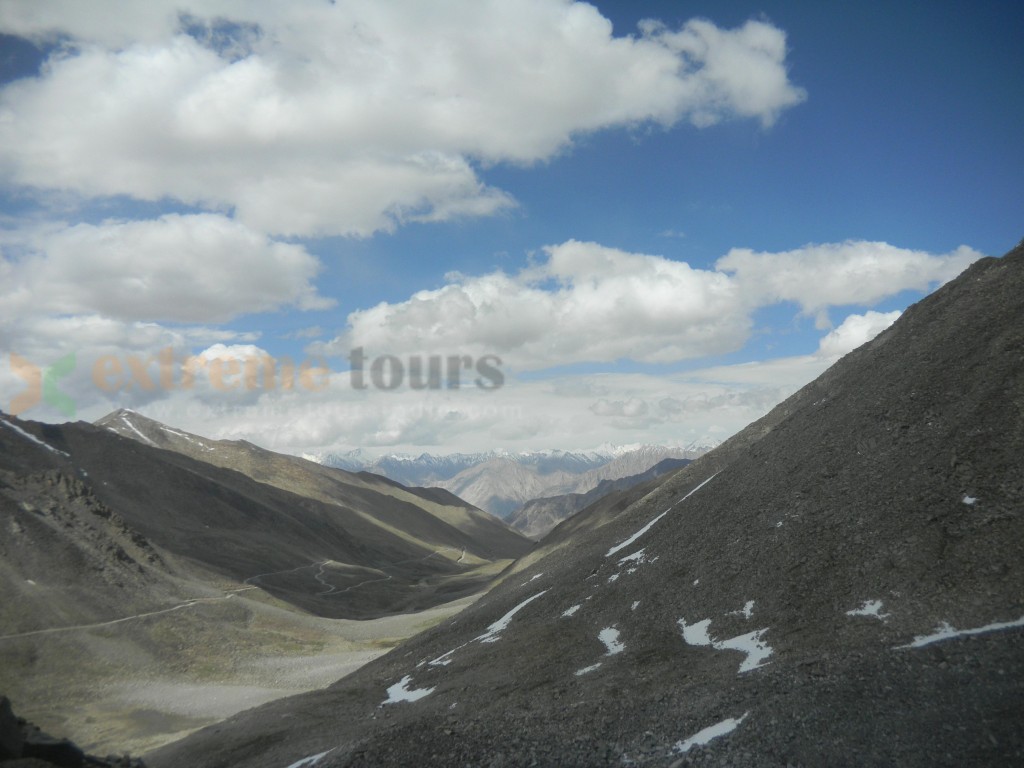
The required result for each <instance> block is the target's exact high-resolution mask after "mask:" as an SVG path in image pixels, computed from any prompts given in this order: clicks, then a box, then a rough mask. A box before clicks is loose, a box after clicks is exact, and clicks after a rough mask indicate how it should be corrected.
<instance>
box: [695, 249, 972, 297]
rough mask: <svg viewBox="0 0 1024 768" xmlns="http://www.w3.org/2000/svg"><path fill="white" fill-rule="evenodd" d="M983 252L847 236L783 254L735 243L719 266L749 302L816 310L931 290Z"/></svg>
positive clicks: (957, 272)
mask: <svg viewBox="0 0 1024 768" xmlns="http://www.w3.org/2000/svg"><path fill="white" fill-rule="evenodd" d="M981 257H982V254H981V253H979V252H978V251H975V250H974V249H973V248H968V247H967V246H963V245H962V246H960V247H959V248H957V249H956V250H955V251H952V252H951V253H947V254H943V255H934V254H930V253H927V252H925V251H916V250H908V249H906V248H898V247H896V246H894V245H889V244H888V243H879V242H869V241H864V240H847V241H846V242H843V243H823V244H814V245H805V246H803V247H802V248H797V249H795V250H792V251H782V252H779V253H765V252H756V251H753V250H750V249H748V248H734V249H732V250H731V251H729V253H727V254H726V255H725V256H723V257H722V258H720V259H719V260H718V262H717V263H716V264H715V267H716V269H718V270H719V271H722V272H725V273H729V274H732V275H734V276H735V281H736V283H737V285H738V287H739V289H740V291H741V292H742V293H743V294H744V297H745V300H746V301H747V302H748V303H750V304H753V305H759V306H764V305H768V304H775V303H778V302H782V301H792V302H796V303H797V304H799V305H800V308H801V309H802V310H803V311H804V312H805V313H807V314H814V313H816V312H820V311H821V310H823V309H825V308H827V307H830V306H832V307H837V306H843V305H847V304H867V305H870V304H873V303H875V302H877V301H879V300H881V299H882V298H884V297H886V296H892V295H894V294H896V293H898V292H899V291H904V290H915V291H926V290H929V289H930V288H933V287H934V286H935V285H937V284H942V283H945V282H948V281H949V280H952V279H953V278H954V277H956V276H957V275H959V274H960V273H961V272H963V271H964V270H965V269H966V268H967V267H968V266H969V265H970V264H972V263H973V262H975V261H977V260H978V259H980V258H981Z"/></svg>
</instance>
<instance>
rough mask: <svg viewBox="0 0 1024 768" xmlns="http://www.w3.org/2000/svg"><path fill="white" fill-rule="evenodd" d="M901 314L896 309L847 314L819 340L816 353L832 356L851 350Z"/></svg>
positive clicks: (887, 325)
mask: <svg viewBox="0 0 1024 768" xmlns="http://www.w3.org/2000/svg"><path fill="white" fill-rule="evenodd" d="M901 314H903V313H902V312H898V311H897V312H865V313H864V314H863V315H849V316H848V317H847V318H846V319H845V320H843V322H842V324H841V325H840V326H839V327H838V328H835V329H834V330H833V331H831V332H830V333H829V334H828V335H827V336H825V337H824V338H823V339H822V340H821V342H820V343H819V344H818V354H819V355H822V356H824V357H833V358H834V357H841V356H843V355H845V354H846V353H847V352H852V351H853V350H855V349H856V348H857V347H859V346H861V345H862V344H866V343H867V342H869V341H871V340H872V339H873V338H875V336H877V335H878V334H880V333H881V332H882V331H884V330H885V329H886V328H888V327H889V326H890V325H892V324H893V323H895V322H896V321H897V320H898V319H899V317H900V315H901Z"/></svg>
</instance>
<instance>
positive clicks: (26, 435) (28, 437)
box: [0, 419, 71, 458]
mask: <svg viewBox="0 0 1024 768" xmlns="http://www.w3.org/2000/svg"><path fill="white" fill-rule="evenodd" d="M0 423H2V424H4V425H6V426H8V427H10V428H11V429H13V430H14V431H15V432H17V433H18V434H19V435H21V436H22V437H24V438H25V439H26V440H31V441H32V442H33V443H35V444H36V445H41V446H43V448H45V449H46V450H48V451H50V452H51V453H57V454H60V455H61V456H67V457H68V458H71V456H70V454H67V453H65V452H64V451H60V450H57V449H56V448H54V447H53V446H52V445H50V444H49V443H44V442H43V441H42V440H40V439H39V438H38V437H36V436H35V435H33V434H32V433H31V432H26V431H25V430H24V429H22V428H21V427H19V426H18V425H17V424H13V423H12V422H10V421H7V420H5V419H0Z"/></svg>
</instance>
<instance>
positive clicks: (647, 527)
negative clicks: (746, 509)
mask: <svg viewBox="0 0 1024 768" xmlns="http://www.w3.org/2000/svg"><path fill="white" fill-rule="evenodd" d="M717 474H718V473H717V472H716V473H715V475H717ZM715 475H712V476H711V477H709V478H708V479H707V480H705V481H704V482H703V483H701V484H700V485H698V486H697V487H696V488H694V489H693V490H692V491H690V492H689V493H688V494H686V495H685V496H683V498H681V499H680V500H679V501H677V502H676V503H675V504H673V505H672V506H671V507H669V508H668V509H666V510H665V511H664V512H662V513H661V514H660V515H658V516H657V517H656V518H654V519H653V520H651V522H649V523H648V524H647V525H645V526H644V527H643V528H641V529H640V530H639V531H637V532H636V533H634V534H633V535H632V536H630V537H629V538H628V539H626V540H625V541H624V542H622V543H621V544H616V545H615V546H614V547H612V548H611V549H609V550H608V552H607V553H606V554H605V557H611V556H612V555H614V554H615V553H616V552H619V551H620V550H623V549H625V548H626V547H628V546H629V545H630V544H632V543H633V542H634V541H636V540H637V539H639V538H640V537H641V536H643V535H644V534H645V533H647V532H648V531H649V530H651V528H653V527H654V525H655V523H657V522H658V521H659V520H661V518H663V517H664V516H665V515H667V514H668V513H669V512H671V511H672V509H673V508H674V507H677V506H678V505H680V504H682V503H683V502H684V501H686V500H687V499H688V498H690V497H691V496H693V494H695V493H696V492H697V491H699V490H700V489H701V488H703V487H704V486H705V485H707V484H708V483H710V482H711V481H712V480H713V479H714V477H715Z"/></svg>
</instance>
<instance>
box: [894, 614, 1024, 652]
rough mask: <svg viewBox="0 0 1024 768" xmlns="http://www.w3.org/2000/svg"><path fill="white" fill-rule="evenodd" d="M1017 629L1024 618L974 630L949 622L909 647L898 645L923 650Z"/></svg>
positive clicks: (902, 646)
mask: <svg viewBox="0 0 1024 768" xmlns="http://www.w3.org/2000/svg"><path fill="white" fill-rule="evenodd" d="M1017 627H1024V616H1021V617H1020V618H1019V619H1017V620H1016V621H997V622H995V623H994V624H986V625H985V626H983V627H975V628H974V629H956V628H954V627H953V625H952V624H950V623H949V622H948V621H943V622H940V623H939V626H938V627H936V629H935V632H933V633H932V634H930V635H918V636H917V637H915V638H914V639H913V641H911V642H910V643H908V644H907V645H898V646H896V647H897V649H899V648H923V647H924V646H926V645H931V644H932V643H940V642H942V641H943V640H952V639H953V638H955V637H968V636H969V635H983V634H985V633H987V632H998V631H999V630H1001V629H1015V628H1017Z"/></svg>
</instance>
